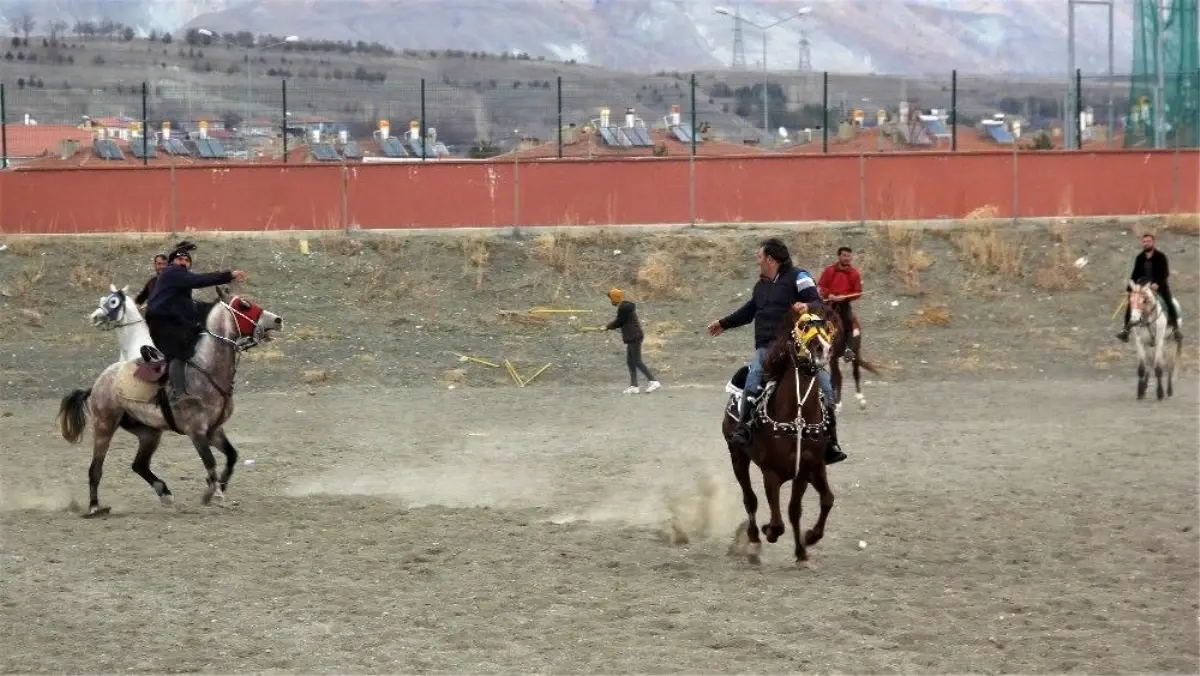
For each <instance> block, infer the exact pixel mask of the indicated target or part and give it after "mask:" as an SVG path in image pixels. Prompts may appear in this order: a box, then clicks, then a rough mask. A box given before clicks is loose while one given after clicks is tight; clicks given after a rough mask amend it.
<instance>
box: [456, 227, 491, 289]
mask: <svg viewBox="0 0 1200 676" xmlns="http://www.w3.org/2000/svg"><path fill="white" fill-rule="evenodd" d="M461 246H462V251H463V275H470V274H472V273H474V275H475V289H476V290H477V291H478V290H479V289H482V288H483V273H484V272H486V271H487V264H488V259H489V258H490V256H491V253H490V251H489V249H488V242H487V240H485V239H482V238H472V239H468V240H464V241H463V242H462V244H461Z"/></svg>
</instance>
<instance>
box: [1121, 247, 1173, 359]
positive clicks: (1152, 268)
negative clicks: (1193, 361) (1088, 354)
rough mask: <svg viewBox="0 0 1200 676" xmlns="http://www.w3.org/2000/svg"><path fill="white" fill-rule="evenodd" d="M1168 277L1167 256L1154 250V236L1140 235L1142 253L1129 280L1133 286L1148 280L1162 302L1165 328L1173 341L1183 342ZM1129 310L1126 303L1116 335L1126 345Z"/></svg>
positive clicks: (1134, 263) (1169, 272) (1135, 259)
mask: <svg viewBox="0 0 1200 676" xmlns="http://www.w3.org/2000/svg"><path fill="white" fill-rule="evenodd" d="M1170 276H1171V271H1170V269H1169V267H1168V265H1167V255H1166V254H1165V253H1163V252H1161V251H1159V250H1158V249H1157V248H1155V246H1154V235H1152V234H1150V233H1146V234H1144V235H1142V252H1141V253H1139V254H1138V255H1137V257H1135V258H1134V259H1133V272H1130V273H1129V280H1130V281H1132V282H1133V283H1134V284H1142V283H1144V282H1145V281H1146V280H1150V288H1151V289H1152V290H1154V291H1157V292H1158V295H1159V297H1160V298H1162V300H1163V305H1164V306H1165V307H1164V309H1165V310H1166V311H1167V326H1168V327H1170V328H1171V329H1172V331H1173V334H1174V337H1175V341H1176V342H1179V341H1181V340H1183V334H1182V333H1181V332H1180V331H1179V315H1178V313H1177V312H1176V310H1175V299H1174V298H1172V297H1171V286H1170V285H1169V284H1168V283H1167V278H1168V277H1170ZM1129 310H1130V308H1129V304H1128V303H1126V305H1125V324H1124V327H1123V328H1122V329H1121V332H1120V333H1118V334H1117V338H1118V339H1119V340H1121V341H1122V342H1126V343H1127V342H1129Z"/></svg>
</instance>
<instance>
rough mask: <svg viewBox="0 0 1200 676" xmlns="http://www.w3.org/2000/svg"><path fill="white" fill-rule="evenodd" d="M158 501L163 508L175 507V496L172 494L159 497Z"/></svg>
mask: <svg viewBox="0 0 1200 676" xmlns="http://www.w3.org/2000/svg"><path fill="white" fill-rule="evenodd" d="M158 501H159V502H161V503H162V506H163V507H174V506H175V496H174V495H171V494H170V493H164V494H163V495H160V496H158Z"/></svg>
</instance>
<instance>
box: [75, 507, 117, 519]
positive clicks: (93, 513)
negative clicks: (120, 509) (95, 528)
mask: <svg viewBox="0 0 1200 676" xmlns="http://www.w3.org/2000/svg"><path fill="white" fill-rule="evenodd" d="M111 511H112V507H99V506H97V507H92V508H91V509H89V510H88V511H86V512H84V513H83V514H82V515H81V516H82V517H83V518H85V519H93V518H95V517H97V516H104V515H106V514H108V513H109V512H111Z"/></svg>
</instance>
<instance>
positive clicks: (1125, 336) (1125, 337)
mask: <svg viewBox="0 0 1200 676" xmlns="http://www.w3.org/2000/svg"><path fill="white" fill-rule="evenodd" d="M1117 340H1119V341H1121V342H1122V343H1128V342H1129V325H1128V324H1126V325H1125V326H1124V328H1122V329H1121V332H1120V333H1118V334H1117Z"/></svg>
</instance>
